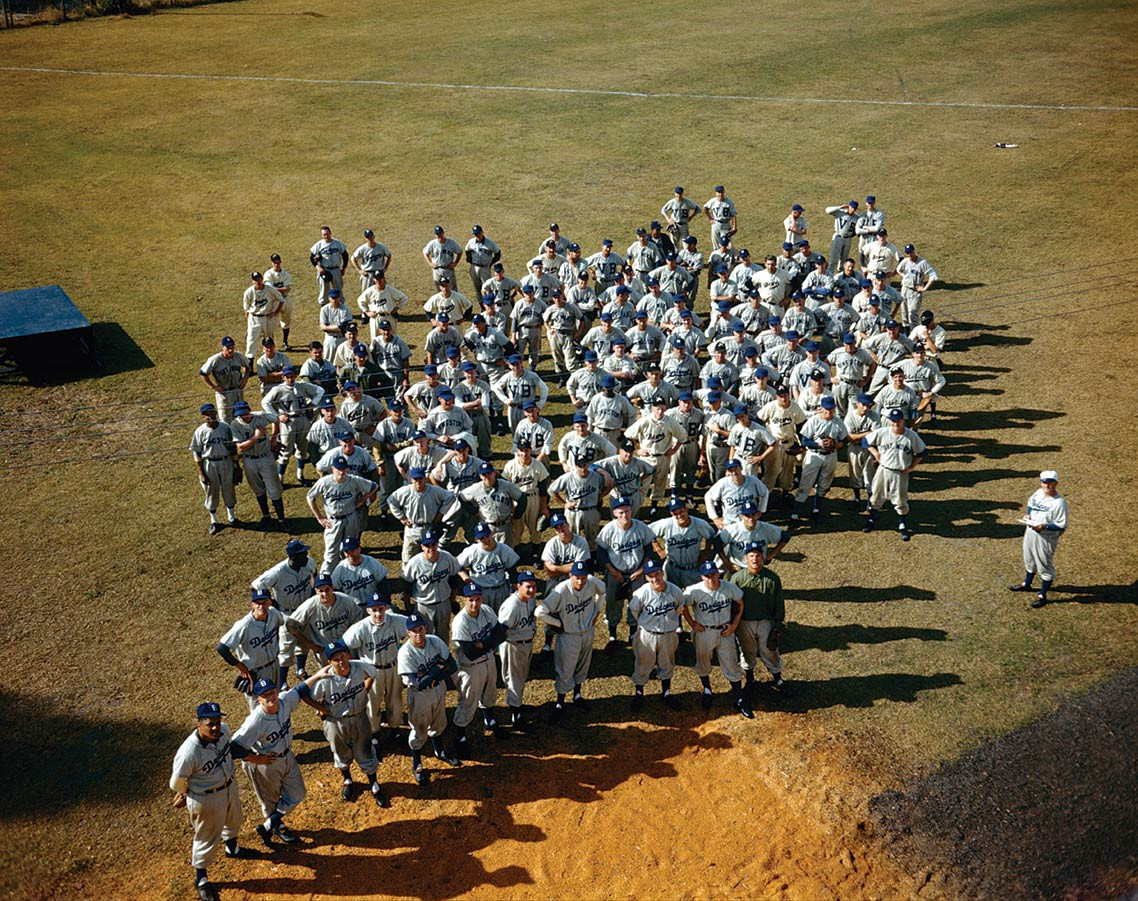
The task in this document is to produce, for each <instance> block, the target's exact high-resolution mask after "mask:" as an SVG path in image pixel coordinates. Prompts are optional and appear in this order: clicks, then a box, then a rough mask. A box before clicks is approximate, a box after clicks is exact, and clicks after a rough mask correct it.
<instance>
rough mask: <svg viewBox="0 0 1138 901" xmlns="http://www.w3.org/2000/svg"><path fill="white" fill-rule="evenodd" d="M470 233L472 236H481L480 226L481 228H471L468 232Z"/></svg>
mask: <svg viewBox="0 0 1138 901" xmlns="http://www.w3.org/2000/svg"><path fill="white" fill-rule="evenodd" d="M470 233H471V234H472V235H480V234H482V226H481V225H476V226H474V227H473V228H472V229H471V230H470Z"/></svg>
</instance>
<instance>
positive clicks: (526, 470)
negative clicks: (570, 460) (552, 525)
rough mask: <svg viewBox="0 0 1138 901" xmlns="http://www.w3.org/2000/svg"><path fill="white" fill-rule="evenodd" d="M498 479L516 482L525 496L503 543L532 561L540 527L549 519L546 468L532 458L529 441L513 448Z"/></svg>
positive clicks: (547, 471) (536, 551) (514, 483)
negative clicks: (521, 507)
mask: <svg viewBox="0 0 1138 901" xmlns="http://www.w3.org/2000/svg"><path fill="white" fill-rule="evenodd" d="M502 480H503V481H504V482H507V483H510V484H513V485H516V486H517V487H518V489H519V490H520V491H521V492H522V493H523V494H524V495H525V496H526V503H525V508H524V510H523V511H522V515H521V516H515V517H514V519H513V528H511V530H510V534H509V536H508V538H507V541H506V543H507V544H509V545H510V547H512V548H514V550H516V551H517V552H518V554H519V555H520V556H521V557H522V558H523V559H525V560H528V561H533V560H535V559H536V558H537V555H538V550H539V549H540V547H541V544H542V539H541V533H542V526H543V525H544V524H545V522H547V521H548V520H549V483H550V473H549V470H548V469H547V468H546V466H545V464H544V463H542V462H541V461H540V460H535V459H534V458H533V450H532V448H531V447H530V445H529V442H522V443H520V444H518V446H517V448H516V450H515V451H514V456H513V459H511V460H509V461H507V463H506V465H505V466H503V467H502ZM527 535H528V537H529V539H530V543H529V545H528V547H525V546H523V544H522V542H523V540H524V539H525V538H526V537H527Z"/></svg>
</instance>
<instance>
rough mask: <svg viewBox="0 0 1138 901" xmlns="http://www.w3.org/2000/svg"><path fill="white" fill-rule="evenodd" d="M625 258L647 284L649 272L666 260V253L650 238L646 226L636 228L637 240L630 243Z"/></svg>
mask: <svg viewBox="0 0 1138 901" xmlns="http://www.w3.org/2000/svg"><path fill="white" fill-rule="evenodd" d="M625 258H626V259H627V260H628V263H629V265H630V266H632V269H633V271H634V272H635V273H636V275H637V277H638V278H640V279H641V281H643V282H645V285H647V282H648V273H649V272H651V271H652V270H653V269H655V268H656V267H657V266H660V265H661V264H663V262H664V255H663V254H662V253H660V248H659V246H658V245H657V244H655V243H653V242H652V241H649V240H648V230H647V229H645V228H638V229H636V240H635V241H633V242H632V243H631V244H629V245H628V250H627V251H626V253H625Z"/></svg>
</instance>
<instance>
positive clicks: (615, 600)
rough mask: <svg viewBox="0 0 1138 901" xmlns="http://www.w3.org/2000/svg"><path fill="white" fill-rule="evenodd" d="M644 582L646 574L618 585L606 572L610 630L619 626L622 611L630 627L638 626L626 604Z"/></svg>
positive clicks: (606, 605)
mask: <svg viewBox="0 0 1138 901" xmlns="http://www.w3.org/2000/svg"><path fill="white" fill-rule="evenodd" d="M589 544H590V546H591V545H592V541H590V542H589ZM643 584H644V576H640V578H638V579H634V580H633V581H632V582H627V581H626V582H625V583H624V584H623V585H618V584H617V582H616V579H614V578H613V575H612V573H610V572H606V573H605V625H606V626H608V628H609V631H610V632H611V631H612V630H613V629H615V628H616V627H617V624H618V623H619V622H620V620H621V614H622V613H623V614H624V621H625V622H626V623H628V625H629V626H630V627H635V626H636V620H634V619H633V618H632V616H631V615H629V614H628V613H627V611H626V610H625V605H626V604H627V603H628V600H629V599H630V598H631V597H632V593H633V592H634V591H636V589H637V588H639V587H640V586H641V585H643ZM622 589H623V596H622ZM558 640H560V639H558Z"/></svg>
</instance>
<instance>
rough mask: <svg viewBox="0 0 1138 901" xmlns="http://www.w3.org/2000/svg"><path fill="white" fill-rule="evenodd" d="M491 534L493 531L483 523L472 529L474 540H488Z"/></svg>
mask: <svg viewBox="0 0 1138 901" xmlns="http://www.w3.org/2000/svg"><path fill="white" fill-rule="evenodd" d="M493 534H494V530H493V529H491V528H490V526H488V525H487V524H486V523H484V522H480V523H478V525H476V526H475V527H474V537H475V538H489V537H490V536H491V535H493Z"/></svg>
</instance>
